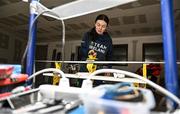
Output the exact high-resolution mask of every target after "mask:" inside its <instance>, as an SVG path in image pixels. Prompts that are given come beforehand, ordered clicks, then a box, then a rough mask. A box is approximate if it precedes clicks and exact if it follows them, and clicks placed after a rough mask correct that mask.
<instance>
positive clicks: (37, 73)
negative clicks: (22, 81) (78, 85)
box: [27, 68, 66, 80]
mask: <svg viewBox="0 0 180 114" xmlns="http://www.w3.org/2000/svg"><path fill="white" fill-rule="evenodd" d="M45 72H57V73H59V74H60V76H62V78H66V77H65V74H64V72H62V71H61V70H59V69H56V68H46V69H43V70H40V71H37V72H36V73H34V74H32V75H31V76H30V77H28V79H27V80H30V79H32V78H34V77H35V76H37V75H39V74H41V73H45Z"/></svg>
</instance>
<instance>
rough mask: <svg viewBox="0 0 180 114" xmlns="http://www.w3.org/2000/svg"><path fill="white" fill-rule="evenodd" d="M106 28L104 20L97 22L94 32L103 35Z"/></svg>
mask: <svg viewBox="0 0 180 114" xmlns="http://www.w3.org/2000/svg"><path fill="white" fill-rule="evenodd" d="M106 28H107V23H106V22H105V21H104V20H97V21H96V23H95V30H96V32H97V33H98V34H100V35H101V34H103V33H104V31H105V30H106Z"/></svg>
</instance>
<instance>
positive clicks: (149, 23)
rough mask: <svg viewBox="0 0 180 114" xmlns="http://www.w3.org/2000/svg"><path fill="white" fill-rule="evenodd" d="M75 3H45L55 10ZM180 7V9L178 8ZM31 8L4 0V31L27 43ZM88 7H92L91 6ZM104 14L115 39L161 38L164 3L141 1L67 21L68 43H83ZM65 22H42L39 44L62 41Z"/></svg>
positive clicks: (178, 14)
mask: <svg viewBox="0 0 180 114" xmlns="http://www.w3.org/2000/svg"><path fill="white" fill-rule="evenodd" d="M71 1H74V0H41V3H42V4H44V5H45V6H46V7H48V8H53V7H56V6H58V5H61V4H65V3H68V2H71ZM179 1H180V0H174V15H175V16H174V18H175V24H176V28H177V27H179V26H180V3H179ZM178 4H179V5H178ZM28 5H29V4H28V3H24V2H22V1H21V0H0V12H1V13H0V31H8V32H9V33H10V34H15V35H17V36H19V37H21V38H24V39H26V40H27V36H28V19H29V6H28ZM87 7H88V6H87ZM101 13H104V14H106V15H108V16H109V18H110V26H109V28H108V31H109V32H110V34H111V36H112V37H113V38H120V37H125V36H142V35H155V34H161V15H160V0H138V1H136V2H133V3H129V4H126V5H122V6H118V7H115V8H112V9H108V10H105V11H101V12H97V13H93V14H88V15H85V16H81V17H77V18H73V19H69V20H66V21H65V25H66V40H80V39H82V35H83V33H84V32H85V31H87V30H88V29H90V28H91V27H93V26H94V20H95V17H96V16H97V15H98V14H101ZM61 28H62V27H61V22H60V21H57V20H54V19H52V18H49V17H44V16H41V17H40V18H39V19H38V29H37V41H39V42H44V41H59V40H60V39H61V35H62V34H61V33H62V32H61V30H62V29H61Z"/></svg>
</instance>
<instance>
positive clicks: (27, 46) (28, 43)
mask: <svg viewBox="0 0 180 114" xmlns="http://www.w3.org/2000/svg"><path fill="white" fill-rule="evenodd" d="M39 1H40V0H39ZM39 1H38V2H39ZM47 12H50V13H53V14H54V15H56V16H57V17H58V19H59V20H60V21H61V23H62V45H63V46H62V63H63V61H64V45H65V24H64V20H63V19H61V18H60V17H59V15H57V14H56V13H54V12H52V11H51V10H44V11H42V12H40V13H39V14H38V15H37V16H36V17H35V18H34V20H33V22H32V24H31V25H30V28H29V34H28V42H27V45H26V48H25V51H24V53H23V56H22V59H21V65H22V66H24V65H23V63H24V61H25V58H26V56H27V51H28V48H29V45H30V39H31V38H32V34H31V33H32V28H33V27H34V25H35V22H36V20H37V19H38V17H39V16H40V15H42V14H44V13H47Z"/></svg>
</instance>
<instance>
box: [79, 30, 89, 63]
mask: <svg viewBox="0 0 180 114" xmlns="http://www.w3.org/2000/svg"><path fill="white" fill-rule="evenodd" d="M88 50H89V41H88V34H87V33H85V34H84V36H83V39H82V41H81V48H80V52H81V60H82V61H85V60H86V59H87V56H88Z"/></svg>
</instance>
